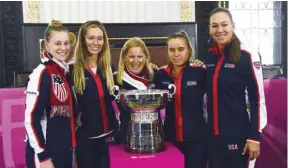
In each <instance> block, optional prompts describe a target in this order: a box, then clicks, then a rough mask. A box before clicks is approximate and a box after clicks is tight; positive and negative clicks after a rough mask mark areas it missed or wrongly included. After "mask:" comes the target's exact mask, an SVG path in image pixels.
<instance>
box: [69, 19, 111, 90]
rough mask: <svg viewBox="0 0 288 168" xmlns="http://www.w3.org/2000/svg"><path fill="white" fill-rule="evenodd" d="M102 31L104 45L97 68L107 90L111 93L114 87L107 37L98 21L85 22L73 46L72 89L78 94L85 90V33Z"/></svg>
mask: <svg viewBox="0 0 288 168" xmlns="http://www.w3.org/2000/svg"><path fill="white" fill-rule="evenodd" d="M96 27H98V28H99V29H101V30H102V32H103V35H104V36H103V38H104V45H103V48H102V50H101V52H100V53H99V56H98V60H97V66H98V67H99V68H100V69H101V72H102V75H103V77H104V78H105V79H106V85H107V88H108V90H109V93H110V91H111V88H112V86H114V80H113V74H112V69H111V65H110V63H111V53H110V46H109V41H108V36H107V33H106V30H105V28H104V26H103V25H102V23H101V22H99V21H87V22H85V23H84V24H83V25H82V26H81V27H80V29H79V33H78V37H77V43H76V46H75V53H74V54H75V56H74V57H75V64H74V68H73V79H74V87H75V91H76V93H78V94H83V91H84V90H85V79H84V69H85V68H86V66H85V59H86V57H87V56H88V55H89V52H88V51H87V47H86V41H85V36H86V34H87V31H88V30H89V29H90V28H96Z"/></svg>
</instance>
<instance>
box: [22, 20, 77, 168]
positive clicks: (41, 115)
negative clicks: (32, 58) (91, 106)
mask: <svg viewBox="0 0 288 168" xmlns="http://www.w3.org/2000/svg"><path fill="white" fill-rule="evenodd" d="M44 36H45V48H46V50H45V51H44V52H43V55H42V58H41V63H40V65H38V66H37V68H35V69H34V70H33V72H32V73H31V74H30V75H29V81H28V84H27V88H26V91H25V93H26V109H25V128H26V131H27V135H28V141H27V145H26V164H27V167H28V168H35V167H41V168H61V167H65V168H72V153H73V148H74V147H75V146H76V141H75V125H74V116H75V113H76V108H75V106H73V105H75V102H76V101H75V97H73V90H72V88H71V83H70V80H69V78H68V76H69V67H68V65H67V64H66V62H65V60H66V59H67V58H68V55H69V51H70V42H69V36H68V30H67V28H65V27H64V26H63V25H62V24H61V23H60V22H59V21H55V20H53V21H52V22H51V23H50V24H49V25H48V26H47V28H46V30H45V33H44Z"/></svg>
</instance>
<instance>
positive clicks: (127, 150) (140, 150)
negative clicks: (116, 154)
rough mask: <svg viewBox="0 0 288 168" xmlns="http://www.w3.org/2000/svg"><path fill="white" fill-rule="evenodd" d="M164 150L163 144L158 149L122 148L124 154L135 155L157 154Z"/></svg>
mask: <svg viewBox="0 0 288 168" xmlns="http://www.w3.org/2000/svg"><path fill="white" fill-rule="evenodd" d="M165 150H166V145H165V144H164V143H163V144H161V145H160V146H159V147H158V148H155V149H139V148H134V149H133V148H129V147H128V146H127V145H126V146H125V148H124V151H125V152H128V153H135V154H151V153H159V152H163V151H165Z"/></svg>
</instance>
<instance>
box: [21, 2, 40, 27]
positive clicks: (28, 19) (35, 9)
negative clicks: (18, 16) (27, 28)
mask: <svg viewBox="0 0 288 168" xmlns="http://www.w3.org/2000/svg"><path fill="white" fill-rule="evenodd" d="M23 7H24V8H23V12H24V14H25V17H24V23H40V3H39V1H23Z"/></svg>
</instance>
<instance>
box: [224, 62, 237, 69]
mask: <svg viewBox="0 0 288 168" xmlns="http://www.w3.org/2000/svg"><path fill="white" fill-rule="evenodd" d="M224 68H235V64H229V63H226V64H225V65H224Z"/></svg>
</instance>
